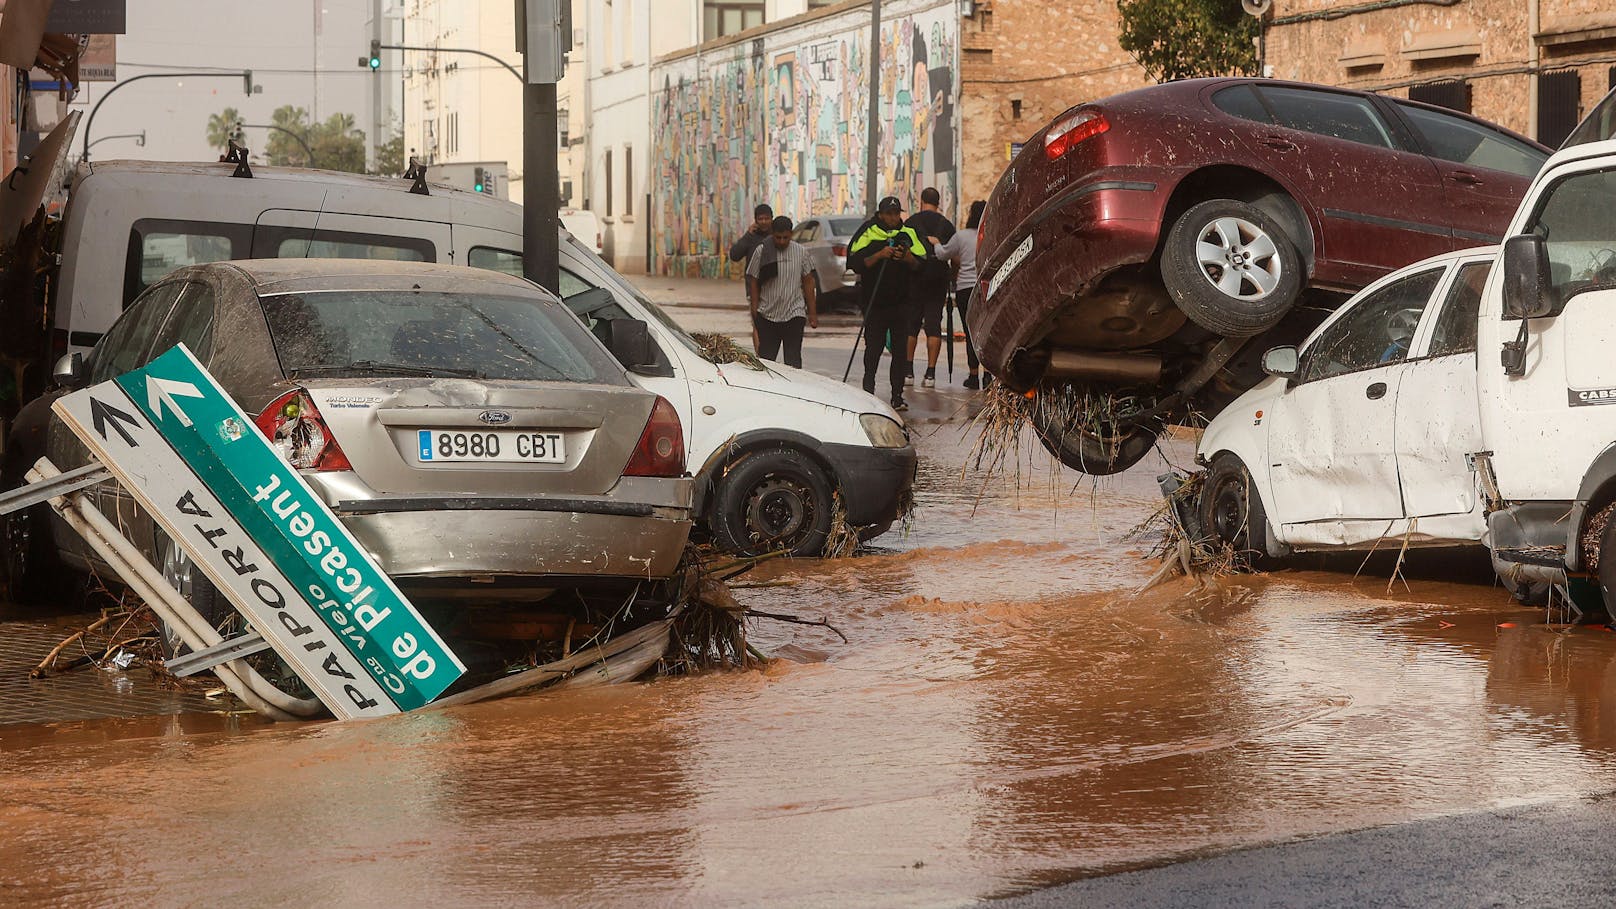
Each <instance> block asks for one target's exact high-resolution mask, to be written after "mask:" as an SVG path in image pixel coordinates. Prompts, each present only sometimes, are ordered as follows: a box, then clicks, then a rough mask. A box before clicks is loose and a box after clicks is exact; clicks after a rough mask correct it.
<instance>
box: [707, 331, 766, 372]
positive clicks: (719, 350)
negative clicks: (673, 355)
mask: <svg viewBox="0 0 1616 909" xmlns="http://www.w3.org/2000/svg"><path fill="white" fill-rule="evenodd" d="M690 337H691V338H692V339H693V340H694V341H695V342H696V345H697V346H698V347H699V348H701V356H702V359H704V360H707V361H708V362H709V363H716V364H718V365H719V366H723V365H725V364H728V363H739V364H741V365H742V366H745V367H746V368H747V369H755V370H757V371H758V372H762V371H764V370H766V369H768V367H767V366H765V365H764V364H763V361H762V360H760V359H758V357H757V354H754V353H752V352H751V351H750V350H747V349H746V348H744V347H742V346H741V345H739V344H737V343H736V342H735V339H734V338H732V337H730V336H729V335H726V334H720V333H718V332H696V333H693V334H691V336H690Z"/></svg>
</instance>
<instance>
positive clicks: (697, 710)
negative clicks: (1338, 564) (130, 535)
mask: <svg viewBox="0 0 1616 909" xmlns="http://www.w3.org/2000/svg"><path fill="white" fill-rule="evenodd" d="M970 439H971V432H970V430H969V429H968V428H967V427H965V426H964V425H963V424H962V423H960V422H957V421H956V422H952V423H946V424H936V425H929V426H924V427H922V438H921V440H920V446H921V448H922V454H923V459H924V460H923V465H922V472H923V476H922V492H921V496H920V502H921V508H920V510H919V513H918V514H917V516H916V520H915V524H914V527H913V529H912V531H911V532H910V533H909V534H908V535H907V536H902V537H900V536H898V535H897V534H896V533H895V534H893V535H889V536H888V537H885V538H883V539H881V540H880V541H878V542H879V544H880V546H881V547H882V551H881V552H878V553H876V554H872V555H866V556H862V557H859V558H852V559H845V560H837V561H831V562H814V561H806V562H797V563H794V564H777V565H770V566H766V570H764V569H760V570H759V571H758V572H757V573H756V574H755V575H753V576H748V577H747V578H746V580H747V581H748V582H752V583H754V584H755V585H756V586H752V587H748V588H746V589H743V590H741V591H740V592H739V595H740V596H741V598H742V599H743V600H744V601H745V602H747V603H749V604H751V605H754V606H756V607H758V608H761V609H766V610H769V611H773V612H785V613H794V614H797V615H800V616H803V617H806V618H813V619H819V618H824V619H827V620H829V621H830V622H831V623H832V624H834V625H835V626H836V627H837V628H838V629H840V630H841V631H842V632H843V633H845V634H846V635H847V638H848V641H847V643H843V642H842V641H841V640H840V639H839V638H838V637H836V636H835V635H834V634H832V633H830V632H828V631H826V630H825V629H822V628H814V627H801V626H791V625H780V624H774V623H767V622H764V623H759V624H758V625H756V626H755V628H754V632H753V641H754V642H755V643H756V644H757V645H758V646H759V647H760V648H761V649H763V650H765V651H768V652H770V653H772V654H774V655H776V656H777V657H778V659H777V660H776V661H775V662H773V663H772V664H771V665H769V666H768V667H767V668H765V669H762V670H757V671H748V672H719V673H712V674H708V675H703V676H698V677H687V678H674V679H663V680H658V681H654V682H650V683H643V684H636V685H629V686H621V687H617V688H611V689H605V690H599V691H593V692H586V693H580V694H572V695H564V696H560V695H558V696H548V697H546V696H540V697H529V698H523V699H516V700H509V701H504V702H497V703H488V704H480V705H475V706H471V707H467V708H462V709H455V710H448V711H444V712H440V713H433V714H430V715H423V716H402V717H397V718H393V719H389V720H384V721H376V722H368V723H350V724H336V723H322V724H309V725H279V726H276V725H268V724H263V723H260V722H257V721H255V720H251V719H232V718H229V717H224V716H216V715H209V714H202V713H181V714H178V715H175V716H169V717H161V718H131V719H117V720H86V721H80V722H69V723H60V724H54V725H40V724H30V725H12V726H0V902H7V903H16V904H29V905H34V904H42V903H59V904H72V905H89V904H99V905H108V904H113V903H119V904H126V905H143V904H152V903H156V904H161V905H171V904H178V905H229V906H241V907H248V906H278V905H288V904H292V905H300V904H302V905H330V904H336V903H338V902H347V903H352V904H362V905H385V904H389V903H393V902H408V903H411V904H426V903H443V904H451V905H533V904H548V905H585V904H588V905H595V904H606V905H702V906H711V905H742V904H745V905H808V906H846V905H868V904H879V905H926V906H934V905H951V904H963V903H969V902H972V901H974V900H978V899H982V898H986V897H992V896H996V895H1004V894H1011V893H1016V892H1022V891H1026V890H1029V889H1033V888H1037V887H1039V886H1041V885H1045V884H1049V883H1053V882H1057V881H1064V880H1069V879H1073V878H1077V877H1082V876H1085V875H1090V874H1094V873H1098V872H1103V871H1107V870H1112V869H1119V868H1126V867H1137V866H1140V865H1147V864H1152V863H1159V862H1163V861H1168V860H1172V859H1174V858H1179V857H1184V856H1189V855H1197V854H1205V853H1209V852H1214V851H1220V850H1225V849H1230V848H1234V847H1240V846H1245V845H1251V844H1258V843H1269V842H1275V841H1282V840H1287V839H1292V838H1296V837H1303V836H1309V835H1314V834H1320V833H1327V832H1333V831H1343V830H1351V829H1358V828H1364V827H1369V826H1374V825H1382V824H1391V823H1397V822H1402V821H1408V820H1412V819H1418V818H1428V817H1435V816H1440V815H1448V814H1455V813H1463V812H1471V811H1476V810H1481V809H1487V808H1494V807H1499V806H1511V805H1520V804H1528V803H1535V802H1540V801H1551V800H1557V799H1564V798H1568V797H1574V796H1579V795H1586V794H1590V793H1596V792H1602V791H1608V790H1611V789H1613V788H1616V710H1606V709H1604V708H1605V707H1606V706H1608V705H1610V704H1616V634H1612V633H1611V632H1609V631H1606V630H1604V629H1603V628H1573V629H1566V628H1563V627H1550V626H1545V625H1544V624H1543V618H1544V617H1543V614H1542V613H1541V612H1540V611H1536V610H1527V609H1522V608H1519V607H1516V606H1514V605H1512V604H1511V602H1510V601H1509V599H1508V597H1507V596H1506V595H1505V594H1504V593H1503V592H1502V591H1501V590H1499V589H1498V588H1496V587H1494V586H1490V585H1489V584H1487V583H1485V581H1484V579H1483V576H1482V574H1481V572H1480V571H1474V572H1472V573H1471V576H1472V577H1474V578H1475V582H1473V583H1467V582H1460V581H1456V580H1452V579H1451V578H1452V577H1454V576H1455V575H1458V576H1463V575H1464V574H1465V572H1464V571H1463V570H1460V569H1452V568H1444V569H1442V570H1441V571H1436V572H1423V573H1422V572H1421V571H1420V570H1416V571H1415V572H1414V576H1413V577H1411V578H1410V579H1409V580H1408V581H1407V583H1406V585H1405V584H1404V583H1402V582H1398V583H1397V584H1395V585H1394V586H1392V587H1391V589H1390V591H1389V592H1388V581H1387V576H1386V571H1385V569H1384V567H1382V568H1380V569H1378V570H1376V569H1375V567H1374V566H1371V569H1369V570H1366V571H1365V573H1364V574H1362V575H1360V576H1358V577H1356V578H1354V576H1353V574H1352V567H1353V566H1352V565H1350V564H1349V565H1348V566H1347V568H1346V569H1345V570H1338V571H1298V570H1288V571H1280V572H1276V573H1274V574H1271V575H1267V576H1246V577H1236V578H1231V579H1227V580H1225V581H1223V582H1221V583H1220V584H1219V585H1217V586H1214V587H1207V588H1203V589H1195V588H1192V587H1191V586H1190V585H1188V584H1187V583H1185V582H1178V583H1174V584H1170V585H1168V586H1166V587H1163V588H1158V589H1156V590H1153V591H1151V592H1149V593H1147V594H1144V595H1134V594H1133V593H1132V591H1133V590H1134V589H1135V588H1137V587H1138V586H1139V585H1140V584H1141V583H1142V582H1143V581H1144V580H1145V579H1146V578H1147V577H1148V576H1149V575H1150V573H1151V570H1152V568H1153V566H1152V565H1150V564H1147V563H1146V562H1144V561H1142V560H1141V558H1140V553H1141V548H1142V546H1141V544H1136V543H1121V542H1119V540H1120V538H1121V537H1122V535H1123V534H1124V533H1125V532H1126V531H1127V530H1128V529H1129V528H1130V527H1132V526H1134V525H1135V524H1137V523H1138V522H1139V521H1140V520H1141V519H1143V518H1144V517H1145V516H1146V514H1148V513H1149V512H1150V511H1151V510H1152V509H1153V508H1154V507H1155V505H1156V502H1157V494H1156V491H1155V485H1154V480H1153V477H1154V473H1155V472H1156V469H1157V468H1159V466H1160V464H1159V462H1158V463H1157V464H1156V465H1154V466H1151V465H1146V466H1145V467H1142V468H1140V469H1138V470H1136V471H1134V472H1131V473H1129V474H1128V475H1126V476H1124V477H1122V478H1119V479H1113V480H1110V481H1106V482H1102V483H1099V484H1097V485H1095V484H1092V483H1083V484H1081V485H1079V486H1077V488H1076V489H1075V490H1074V489H1073V484H1076V483H1078V478H1077V477H1075V476H1074V475H1071V474H1061V475H1059V476H1058V477H1053V478H1052V476H1051V474H1050V473H1049V472H1048V471H1047V469H1046V467H1045V466H1044V465H1043V463H1042V459H1039V458H1036V457H1035V458H1033V464H1032V466H1031V467H1028V466H1027V465H1026V464H1025V463H1023V476H1022V483H1021V484H1020V486H1019V488H1018V486H1017V485H1016V484H1013V483H1010V482H1007V481H994V482H987V481H985V480H984V479H983V477H982V476H981V475H980V474H978V473H975V472H971V471H967V472H966V476H965V477H964V478H963V479H962V478H961V473H960V472H961V465H962V464H963V463H965V462H966V461H967V459H968V458H967V454H968V449H969V443H970ZM1168 454H1169V456H1171V457H1173V458H1174V459H1175V460H1178V461H1181V462H1187V461H1188V458H1189V455H1190V452H1189V449H1188V446H1186V445H1183V444H1181V443H1180V444H1177V445H1174V446H1170V447H1169V448H1168ZM1051 482H1054V483H1055V485H1056V490H1055V494H1054V495H1051V492H1050V483H1051ZM1057 503H1058V506H1057ZM973 509H974V514H973ZM1415 567H1416V569H1418V568H1419V565H1418V563H1416V566H1415ZM1481 567H1482V568H1483V569H1484V567H1485V566H1484V564H1483V565H1482V566H1481ZM1433 575H1438V576H1446V577H1447V578H1450V579H1436V578H1435V577H1433ZM775 582H788V583H778V584H777V583H775Z"/></svg>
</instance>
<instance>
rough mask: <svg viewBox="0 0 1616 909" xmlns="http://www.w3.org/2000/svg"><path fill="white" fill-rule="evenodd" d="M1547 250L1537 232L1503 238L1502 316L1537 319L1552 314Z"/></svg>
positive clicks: (1550, 280) (1552, 302)
mask: <svg viewBox="0 0 1616 909" xmlns="http://www.w3.org/2000/svg"><path fill="white" fill-rule="evenodd" d="M1552 283H1553V282H1552V279H1551V278H1550V273H1549V250H1548V246H1547V244H1545V243H1544V242H1543V238H1542V237H1540V236H1538V235H1537V234H1521V235H1519V236H1514V237H1510V238H1509V239H1507V240H1505V241H1504V317H1505V318H1507V319H1539V318H1542V317H1544V316H1549V315H1553V314H1554V300H1553V299H1552V298H1551V294H1552V291H1551V290H1550V285H1551V284H1552Z"/></svg>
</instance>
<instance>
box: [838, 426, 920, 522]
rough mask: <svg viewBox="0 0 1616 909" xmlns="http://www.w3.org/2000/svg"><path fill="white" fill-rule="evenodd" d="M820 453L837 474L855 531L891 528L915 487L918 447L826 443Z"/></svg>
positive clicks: (848, 520)
mask: <svg viewBox="0 0 1616 909" xmlns="http://www.w3.org/2000/svg"><path fill="white" fill-rule="evenodd" d="M819 452H820V454H821V455H823V456H824V458H825V460H827V461H829V462H830V464H831V466H832V467H833V468H834V469H835V471H836V482H837V484H838V486H840V488H841V491H842V507H844V508H846V509H847V523H849V524H851V525H853V526H855V527H865V526H868V525H872V524H889V525H890V524H891V523H892V522H893V521H894V520H896V519H897V518H898V511H899V509H900V508H901V507H902V506H903V501H904V499H905V498H907V494H908V492H909V490H911V489H913V488H914V485H915V465H916V463H917V461H918V458H917V457H916V455H915V449H914V446H905V447H903V448H874V447H871V446H869V445H843V444H836V443H824V444H822V445H820V447H819Z"/></svg>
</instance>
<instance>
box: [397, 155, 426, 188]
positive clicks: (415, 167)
mask: <svg viewBox="0 0 1616 909" xmlns="http://www.w3.org/2000/svg"><path fill="white" fill-rule="evenodd" d="M404 179H406V180H409V181H411V182H410V192H412V193H415V194H416V195H418V196H430V195H432V190H430V189H427V186H426V165H425V164H422V163H421V162H420V161H418V160H416V158H415V156H414V155H411V156H410V166H409V167H407V168H405V169H404Z"/></svg>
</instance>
